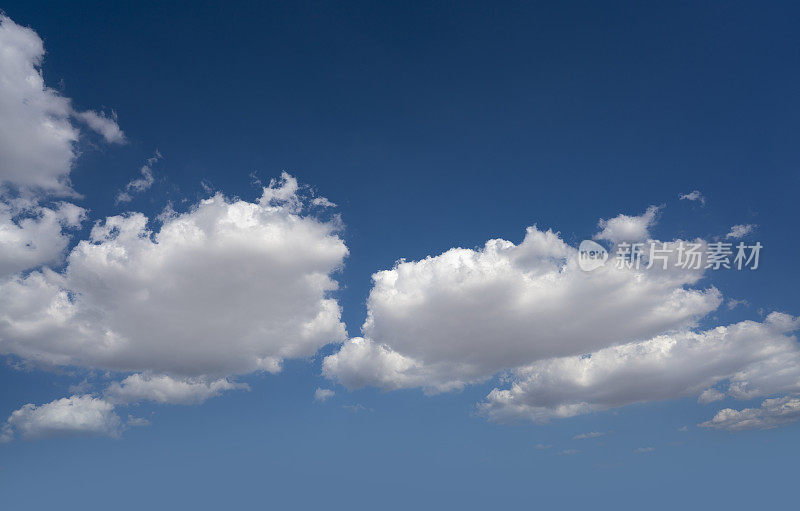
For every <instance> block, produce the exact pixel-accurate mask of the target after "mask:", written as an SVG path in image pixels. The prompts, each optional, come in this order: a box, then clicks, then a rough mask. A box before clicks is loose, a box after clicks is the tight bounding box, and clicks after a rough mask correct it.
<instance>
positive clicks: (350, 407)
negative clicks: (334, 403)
mask: <svg viewBox="0 0 800 511" xmlns="http://www.w3.org/2000/svg"><path fill="white" fill-rule="evenodd" d="M342 408H344V409H345V410H347V411H350V412H353V413H358V412H372V411H374V410H373V409H372V408H367V407H366V406H364V405H362V404H358V403H356V404H354V405H342Z"/></svg>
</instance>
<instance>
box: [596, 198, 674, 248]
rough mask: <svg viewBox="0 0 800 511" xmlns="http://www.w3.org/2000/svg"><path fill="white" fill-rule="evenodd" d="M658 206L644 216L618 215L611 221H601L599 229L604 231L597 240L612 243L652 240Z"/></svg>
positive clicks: (597, 235) (650, 208) (651, 207)
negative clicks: (652, 229) (651, 232)
mask: <svg viewBox="0 0 800 511" xmlns="http://www.w3.org/2000/svg"><path fill="white" fill-rule="evenodd" d="M659 209H660V208H659V207H658V206H650V207H649V208H647V211H645V212H644V213H643V214H642V215H639V216H628V215H618V216H616V217H614V218H611V219H609V220H600V222H598V224H597V225H598V227H600V229H602V230H601V231H600V232H599V233H597V234H596V235H595V239H599V240H607V241H610V242H612V243H621V242H634V241H645V240H647V239H649V238H650V227H652V226H653V225H654V224H655V223H656V216H657V214H658V211H659Z"/></svg>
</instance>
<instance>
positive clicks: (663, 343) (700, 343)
mask: <svg viewBox="0 0 800 511" xmlns="http://www.w3.org/2000/svg"><path fill="white" fill-rule="evenodd" d="M799 326H800V320H798V319H797V318H793V317H791V316H788V315H786V314H781V313H772V314H770V315H769V316H768V317H767V319H766V321H765V322H764V323H758V322H753V321H743V322H741V323H736V324H734V325H730V326H727V327H717V328H714V329H712V330H708V331H706V332H701V333H694V332H679V333H675V334H671V335H661V336H658V337H655V338H653V339H650V340H648V341H641V342H634V343H629V344H625V345H622V346H614V347H610V348H605V349H602V350H599V351H597V352H594V353H592V354H591V355H588V356H578V357H562V358H555V359H552V360H546V361H542V362H538V363H536V364H532V365H530V366H528V367H525V368H520V369H518V370H516V371H515V373H514V381H513V383H512V384H511V386H510V388H508V389H494V390H492V392H491V393H490V394H489V395H488V396H487V399H486V401H485V402H484V403H482V404H481V405H480V411H481V412H482V413H483V414H484V415H486V416H487V417H489V418H490V419H492V420H496V421H501V422H507V421H513V420H517V419H529V420H533V421H547V420H549V419H552V418H563V417H572V416H575V415H579V414H584V413H590V412H593V411H598V410H606V409H609V408H614V407H619V406H624V405H627V404H631V403H637V402H647V401H659V400H666V399H675V398H679V397H684V396H690V395H697V394H699V393H700V392H701V391H703V389H708V388H710V387H712V386H715V385H717V384H719V383H721V382H724V383H727V389H726V391H725V395H727V396H730V397H733V398H739V399H743V398H747V399H749V398H752V397H756V396H765V395H770V394H775V393H779V392H800V347H798V344H797V340H796V338H795V337H794V336H792V335H790V334H791V332H793V331H795V330H797V329H798V327H799ZM716 392H719V391H716ZM703 395H705V396H706V397H709V398H710V397H714V398H717V397H718V396H716V394H715V393H714V391H711V392H707V393H703Z"/></svg>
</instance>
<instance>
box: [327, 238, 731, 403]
mask: <svg viewBox="0 0 800 511" xmlns="http://www.w3.org/2000/svg"><path fill="white" fill-rule="evenodd" d="M701 277H702V273H701V272H697V271H671V270H667V271H663V270H659V269H658V266H656V267H654V268H653V269H652V270H641V271H635V270H630V269H618V268H616V267H615V265H613V264H609V265H606V266H605V267H603V268H601V269H598V270H596V271H594V272H591V273H587V272H584V271H582V270H580V268H579V266H578V263H577V250H576V249H574V248H572V247H570V246H568V245H567V244H565V243H564V242H563V241H562V240H561V238H560V237H559V235H558V234H556V233H554V232H552V231H546V232H545V231H540V230H539V229H537V228H536V227H530V228H528V231H527V233H526V236H525V239H524V240H523V241H522V243H520V244H519V245H514V244H513V243H511V242H509V241H505V240H501V239H497V240H490V241H488V242H487V243H486V245H485V247H484V248H483V249H480V250H471V249H451V250H449V251H447V252H445V253H444V254H441V255H438V256H435V257H428V258H426V259H424V260H421V261H413V262H410V261H400V262H399V263H398V264H396V265H395V267H394V268H393V269H391V270H386V271H381V272H378V273H376V274H374V275H373V282H374V286H373V288H372V290H371V292H370V295H369V298H368V301H367V306H368V316H367V320H366V322H365V323H364V326H363V333H364V337H363V338H354V339H350V340H348V341H347V342H346V343H345V344H344V345H343V346H342V348H341V349H340V351H339V352H338V353H335V354H333V355H330V356H328V357H326V358H325V360H324V362H323V373H324V374H325V375H326V376H328V377H330V378H334V379H336V380H338V381H339V382H341V383H342V384H344V385H345V386H346V387H348V388H358V387H363V386H367V385H374V386H378V387H381V388H384V389H398V388H408V387H423V388H424V389H425V390H426V391H427V392H441V391H448V390H453V389H458V388H461V387H463V386H464V385H466V384H468V383H471V382H477V381H482V380H485V379H487V378H490V377H491V376H492V375H494V374H496V373H498V372H500V371H505V370H510V369H514V368H517V367H520V366H525V365H528V364H531V363H534V362H536V361H538V360H544V359H548V358H552V357H560V356H566V355H580V354H583V353H588V352H592V351H594V350H597V349H600V348H604V347H607V346H609V345H614V344H621V343H625V342H630V341H633V340H637V339H643V338H649V337H652V336H654V335H657V334H659V333H662V332H664V331H672V330H676V329H681V328H686V327H689V326H692V325H693V324H694V322H695V320H696V319H697V318H699V317H702V316H705V315H706V314H707V313H708V312H710V311H712V310H714V309H716V308H717V306H718V305H719V303H720V301H721V297H720V294H719V292H718V291H717V290H716V289H714V288H709V289H705V290H697V289H688V288H687V287H686V286H687V285H691V284H695V283H696V282H697V281H698V280H699V279H700V278H701Z"/></svg>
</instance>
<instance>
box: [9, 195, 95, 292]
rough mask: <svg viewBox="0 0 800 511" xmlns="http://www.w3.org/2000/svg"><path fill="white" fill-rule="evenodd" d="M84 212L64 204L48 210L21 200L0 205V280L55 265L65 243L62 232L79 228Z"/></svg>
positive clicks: (67, 238) (65, 235)
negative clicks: (44, 265)
mask: <svg viewBox="0 0 800 511" xmlns="http://www.w3.org/2000/svg"><path fill="white" fill-rule="evenodd" d="M85 213H86V212H85V210H84V209H83V208H80V207H78V206H75V205H74V204H69V203H65V202H62V203H58V204H56V205H54V206H52V207H43V206H40V205H38V204H35V203H32V202H30V201H25V200H22V199H18V200H14V201H9V202H0V279H2V278H3V277H6V276H8V275H11V274H13V273H17V272H20V271H24V270H28V269H31V268H36V267H38V266H41V265H43V264H52V263H57V262H59V261H60V260H61V257H62V256H63V255H64V251H65V250H66V248H67V244H68V243H69V236H68V235H67V233H66V232H64V230H65V229H69V228H73V227H77V226H79V225H80V223H81V222H82V221H83V219H84V216H85Z"/></svg>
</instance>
